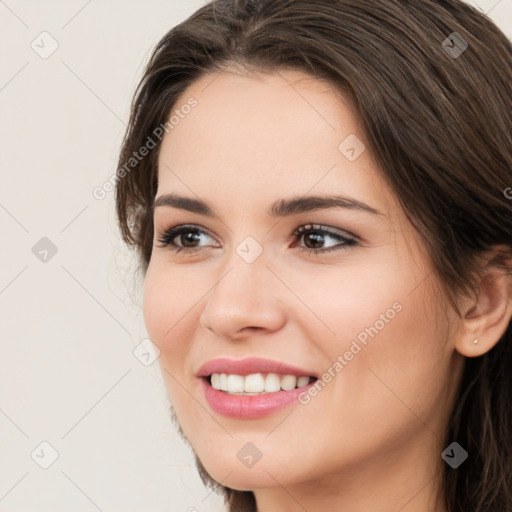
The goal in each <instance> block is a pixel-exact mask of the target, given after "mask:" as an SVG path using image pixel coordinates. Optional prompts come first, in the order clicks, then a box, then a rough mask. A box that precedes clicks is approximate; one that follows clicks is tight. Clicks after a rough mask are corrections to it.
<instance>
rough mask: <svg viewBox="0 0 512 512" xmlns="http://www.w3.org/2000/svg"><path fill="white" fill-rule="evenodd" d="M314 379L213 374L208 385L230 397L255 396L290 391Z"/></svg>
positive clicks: (290, 376) (272, 375)
mask: <svg viewBox="0 0 512 512" xmlns="http://www.w3.org/2000/svg"><path fill="white" fill-rule="evenodd" d="M314 379H315V377H308V376H304V375H303V376H300V377H297V376H296V375H279V374H277V373H267V374H263V373H251V374H249V375H236V374H227V373H213V374H212V375H210V377H209V383H210V385H211V386H212V388H213V389H217V390H219V391H224V392H225V393H228V394H230V395H242V396H255V395H262V394H266V393H276V392H277V391H281V390H282V391H291V390H292V389H296V388H297V389H298V388H303V387H305V386H307V385H308V384H310V382H312V380H314Z"/></svg>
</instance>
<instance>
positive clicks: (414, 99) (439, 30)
mask: <svg viewBox="0 0 512 512" xmlns="http://www.w3.org/2000/svg"><path fill="white" fill-rule="evenodd" d="M233 65H235V66H238V67H242V68H243V67H245V68H252V69H256V70H261V71H272V70H279V69H283V68H293V69H298V70H302V71H304V72H306V73H308V74H309V75H311V76H314V77H318V78H322V79H327V80H329V81H330V83H332V84H334V85H335V86H336V87H337V88H338V89H339V90H340V91H341V92H342V93H343V94H344V95H345V97H346V98H347V99H348V100H349V101H350V102H351V103H352V105H353V106H354V108H355V111H356V113H357V115H358V116H359V117H360V119H361V122H362V127H363V131H364V135H365V137H366V140H367V141H368V144H369V149H370V150H371V152H372V154H373V156H374V158H375V160H376V162H377V163H378V166H379V172H381V173H382V176H383V178H384V179H385V180H386V182H387V183H388V184H389V186H390V187H391V189H392V190H393V191H394V193H395V194H396V196H397V198H398V200H399V201H400V204H401V205H402V207H403V209H404V211H405V213H406V215H407V217H408V218H409V220H410V221H411V222H412V224H413V225H414V226H415V228H416V229H417V231H418V232H419V233H420V234H421V236H422V237H423V238H424V240H425V243H426V247H427V249H428V253H429V256H430V258H431V260H432V262H433V265H434V268H435V272H436V274H437V277H438V279H439V282H440V283H441V284H442V285H443V287H444V290H445V292H446V296H447V297H448V298H449V300H450V303H451V305H452V306H453V307H454V309H455V311H456V312H457V313H458V314H459V315H460V312H459V311H458V309H457V304H456V298H457V296H458V295H459V294H469V293H471V292H472V291H474V290H475V286H476V283H477V281H476V279H477V277H478V275H479V272H480V270H481V269H480V268H479V267H478V265H477V256H478V255H479V254H481V253H482V252H483V251H485V250H487V249H489V248H491V247H493V246H495V245H503V246H505V247H507V248H509V249H512V200H511V197H512V189H510V187H512V92H511V87H512V45H511V42H510V41H509V40H508V39H507V37H506V36H505V35H504V34H503V33H502V32H501V31H500V30H499V29H498V28H497V26H496V25H495V24H494V23H493V22H492V21H491V20H490V19H489V18H488V17H486V16H485V15H484V14H483V13H481V12H480V11H478V10H477V9H475V8H473V7H471V6H469V5H468V4H465V3H463V2H462V1H459V0H446V1H441V0H407V1H399V0H386V1H385V2H382V1H380V0H214V1H212V2H210V3H208V4H206V5H205V6H204V7H202V8H201V9H199V10H198V11H197V12H195V13H194V14H193V15H192V16H190V17H189V18H188V19H187V20H185V21H184V22H182V23H181V24H179V25H178V26H176V27H174V28H172V30H170V31H169V32H168V33H167V34H166V35H165V36H164V37H163V38H162V39H161V41H160V42H159V43H158V45H157V46H156V48H155V49H154V51H153V53H152V55H151V58H150V60H149V62H148V64H147V66H146V69H145V72H144V75H143V77H142V80H141V82H140V84H139V86H138V88H137V91H136V93H135V95H134V99H133V102H132V107H131V117H130V122H129V125H128V128H127V131H126V134H125V139H124V141H123V145H122V148H121V153H120V158H119V166H118V174H117V184H116V212H117V216H118V221H119V226H120V230H121V234H122V237H123V240H124V241H125V242H126V243H127V244H129V245H130V246H133V247H134V248H135V249H136V251H137V253H138V256H139V261H140V270H141V271H142V273H143V274H145V272H146V270H147V267H148V264H149V261H150V258H151V252H152V244H153V201H154V198H155V194H156V190H157V178H158V173H157V171H158V169H157V158H158V151H159V148H160V139H159V138H158V137H156V138H155V129H156V128H157V127H159V126H160V127H162V126H165V123H166V122H168V119H169V116H170V113H171V110H172V109H173V108H175V107H176V106H177V105H176V102H177V100H178V99H179V97H180V96H181V95H182V93H183V92H184V91H185V89H186V88H187V87H188V86H189V85H191V84H192V83H193V82H194V81H195V80H197V79H198V78H200V77H201V76H203V75H204V74H206V73H216V72H220V71H222V69H224V68H225V67H227V66H233ZM157 133H160V132H157ZM148 137H151V138H152V140H153V141H154V143H155V145H156V147H155V148H154V149H152V150H151V151H150V152H149V154H148V155H147V156H146V157H144V158H142V159H140V161H138V162H137V163H136V165H133V166H132V167H130V168H128V169H127V167H126V163H127V162H128V161H130V158H131V157H132V155H133V153H134V152H136V151H138V150H139V148H141V147H142V146H144V145H147V144H148V142H147V141H148ZM123 168H124V171H122V169H123ZM507 190H508V191H509V192H508V194H507V192H506V191H507ZM498 264H500V265H501V266H503V268H506V269H508V270H507V271H510V261H509V260H508V258H507V254H505V255H503V257H502V258H501V261H499V262H498ZM511 369H512V327H511V324H510V323H509V325H508V328H507V330H506V333H505V334H504V336H503V337H502V339H501V340H500V341H499V342H498V343H497V344H496V345H495V346H494V348H492V349H491V350H490V351H489V352H487V353H486V354H484V355H482V356H480V357H476V358H467V359H466V361H465V367H464V373H463V376H462V380H461V383H460V387H459V391H458V396H457V398H456V401H455V407H454V410H453V412H452V416H451V419H450V422H449V424H448V426H447V429H446V436H445V439H446V445H447V444H449V442H451V441H453V440H456V441H457V442H458V443H459V444H460V445H461V446H463V447H464V448H465V450H466V451H467V452H468V453H469V454H470V456H469V458H468V459H467V460H466V461H465V462H464V463H463V464H462V465H461V466H460V467H459V468H458V469H457V470H453V469H451V468H450V467H448V466H447V465H445V473H444V475H443V478H444V482H443V483H444V499H445V502H446V504H447V507H448V510H449V511H450V512H462V511H463V512H511V511H512V372H511ZM196 462H197V467H198V469H199V471H200V474H201V477H202V478H203V481H204V482H205V483H206V484H209V485H211V486H214V485H215V483H214V482H213V480H212V479H211V478H210V477H209V475H208V474H207V473H206V471H205V469H204V467H203V466H202V464H201V462H200V461H199V460H198V459H197V457H196ZM221 489H222V490H223V492H224V495H225V497H226V501H227V502H228V503H229V504H230V511H231V512H234V511H240V512H247V511H255V510H256V505H255V499H254V495H253V493H252V492H248V491H244V492H242V491H236V490H233V489H229V488H227V487H221Z"/></svg>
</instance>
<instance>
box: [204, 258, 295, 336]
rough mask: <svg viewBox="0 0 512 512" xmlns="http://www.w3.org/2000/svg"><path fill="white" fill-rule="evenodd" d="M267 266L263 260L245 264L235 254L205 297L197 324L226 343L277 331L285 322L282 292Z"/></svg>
mask: <svg viewBox="0 0 512 512" xmlns="http://www.w3.org/2000/svg"><path fill="white" fill-rule="evenodd" d="M267 263H268V261H267V260H266V259H265V258H264V257H260V258H258V259H257V260H256V261H254V262H252V263H247V262H245V261H243V260H242V259H241V258H239V257H238V255H236V254H235V255H234V258H232V259H230V265H229V267H228V270H227V271H225V272H223V273H222V276H221V277H220V278H219V279H218V280H217V282H216V284H215V285H214V286H213V288H212V290H211V291H210V292H209V293H208V295H207V301H206V305H205V307H204V309H203V311H202V313H201V316H200V320H199V323H200V325H201V326H202V327H204V328H205V329H208V330H209V331H211V332H213V333H214V334H215V335H216V336H217V337H219V338H224V339H227V340H240V339H243V338H245V337H247V336H253V335H254V334H255V333H258V332H259V331H262V332H263V333H268V332H273V331H275V330H278V329H280V328H281V327H282V325H283V324H284V321H285V313H284V308H283V300H282V297H281V294H282V293H283V290H281V289H280V286H279V285H280V282H279V280H278V279H277V278H276V277H275V275H274V274H273V272H272V271H271V270H270V269H269V268H268V267H267ZM281 287H282V284H281ZM260 334H261V333H260Z"/></svg>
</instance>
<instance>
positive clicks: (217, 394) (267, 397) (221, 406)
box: [201, 377, 316, 420]
mask: <svg viewBox="0 0 512 512" xmlns="http://www.w3.org/2000/svg"><path fill="white" fill-rule="evenodd" d="M315 382H316V381H315ZM315 382H311V383H310V384H308V385H307V386H304V387H302V388H296V389H292V390H290V391H276V392H274V393H265V394H264V395H253V396H243V395H230V394H228V393H225V392H224V391H219V390H218V389H214V388H212V387H211V386H210V383H209V382H208V379H206V378H205V377H203V378H202V379H201V386H202V388H203V393H204V396H205V398H206V401H207V402H208V405H209V406H210V407H211V408H212V410H213V411H215V412H216V413H218V414H222V415H223V416H230V417H232V418H238V419H246V420H251V419H256V418H261V417H262V416H268V415H269V414H272V413H274V412H277V411H279V410H280V409H283V408H284V407H286V406H288V405H291V404H293V403H297V402H298V398H299V395H300V394H301V393H303V392H304V391H307V390H308V389H309V388H310V387H311V386H314V384H315Z"/></svg>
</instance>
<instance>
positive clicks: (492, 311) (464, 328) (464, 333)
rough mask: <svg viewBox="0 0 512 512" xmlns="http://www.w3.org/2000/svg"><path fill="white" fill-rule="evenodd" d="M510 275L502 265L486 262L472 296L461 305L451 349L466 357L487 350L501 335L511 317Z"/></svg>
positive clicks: (491, 261) (476, 355)
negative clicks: (459, 317) (453, 345)
mask: <svg viewBox="0 0 512 512" xmlns="http://www.w3.org/2000/svg"><path fill="white" fill-rule="evenodd" d="M511 288H512V287H511V276H510V274H509V273H507V271H506V270H505V268H503V267H502V266H498V265H495V264H493V260H492V259H490V260H489V264H488V266H487V268H486V270H485V273H484V274H483V276H482V277H481V280H480V285H479V288H478V291H477V293H476V294H475V296H474V298H473V299H472V300H470V301H469V302H467V303H466V304H465V308H464V310H463V311H462V312H463V318H462V324H461V329H460V331H459V335H458V337H457V340H456V342H455V349H456V350H457V351H458V352H459V353H460V354H462V355H464V356H466V357H478V356H481V355H483V354H485V353H486V352H488V351H489V350H491V349H492V348H493V347H494V346H495V345H496V344H497V343H498V342H499V341H500V339H501V338H502V337H503V335H504V333H505V331H506V330H507V327H508V325H509V323H510V321H511V317H512V295H511Z"/></svg>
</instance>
